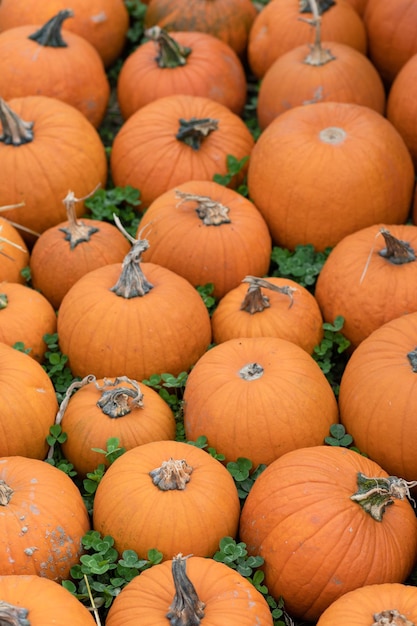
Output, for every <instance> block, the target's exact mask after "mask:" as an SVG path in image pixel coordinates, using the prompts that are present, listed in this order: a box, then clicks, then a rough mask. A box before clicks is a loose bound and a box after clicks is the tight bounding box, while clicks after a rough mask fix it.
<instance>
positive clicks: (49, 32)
mask: <svg viewBox="0 0 417 626" xmlns="http://www.w3.org/2000/svg"><path fill="white" fill-rule="evenodd" d="M73 15H74V12H73V11H72V9H63V10H62V11H59V12H58V13H57V14H56V15H55V16H54V17H51V19H50V20H48V21H47V22H46V23H45V24H44V25H43V26H41V28H39V29H38V30H37V31H36V32H34V33H33V34H32V35H29V37H28V38H29V39H32V41H36V43H38V44H39V45H40V46H47V47H49V48H66V47H67V46H68V44H67V42H66V41H65V40H64V39H63V37H62V32H61V28H62V22H63V21H64V20H66V19H67V18H69V17H73Z"/></svg>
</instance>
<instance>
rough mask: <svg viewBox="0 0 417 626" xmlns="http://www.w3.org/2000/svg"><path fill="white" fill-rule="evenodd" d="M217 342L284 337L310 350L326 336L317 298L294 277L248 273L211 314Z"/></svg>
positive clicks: (214, 336)
mask: <svg viewBox="0 0 417 626" xmlns="http://www.w3.org/2000/svg"><path fill="white" fill-rule="evenodd" d="M211 328H212V332H213V341H214V343H217V344H218V343H222V342H223V341H227V340H228V339H237V338H239V337H280V338H281V339H287V340H288V341H291V342H293V343H295V344H297V345H299V346H300V347H301V348H303V349H304V350H306V351H307V352H309V353H310V354H311V353H312V352H313V350H314V347H315V346H317V345H318V344H319V343H320V341H321V340H322V338H323V318H322V315H321V312H320V308H319V305H318V303H317V300H316V299H315V297H314V296H313V295H312V294H311V293H310V292H309V291H308V290H307V289H306V288H305V287H303V286H301V285H299V284H297V283H296V282H295V281H293V280H289V279H287V278H280V277H276V276H270V277H267V278H266V279H265V278H260V277H257V276H245V278H244V279H243V281H242V283H241V284H240V285H238V286H237V287H235V288H234V289H231V290H230V291H229V292H228V293H227V294H225V295H224V296H223V298H222V299H221V300H220V302H219V303H218V304H217V306H216V308H215V310H214V312H213V315H212V316H211Z"/></svg>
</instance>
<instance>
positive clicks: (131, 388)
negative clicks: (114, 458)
mask: <svg viewBox="0 0 417 626" xmlns="http://www.w3.org/2000/svg"><path fill="white" fill-rule="evenodd" d="M79 385H80V386H79V387H78V388H77V391H76V393H74V394H73V395H70V396H69V399H68V401H67V402H66V403H65V405H64V406H62V405H61V407H62V408H61V411H60V415H59V423H60V424H61V427H62V430H63V431H64V432H65V433H66V435H67V439H66V441H65V442H64V443H62V444H61V448H62V452H63V454H64V456H65V458H66V459H68V460H69V461H70V463H72V464H73V466H74V468H75V469H76V471H77V472H78V474H81V475H84V476H85V475H86V474H87V473H88V472H92V471H94V470H95V468H96V467H97V466H98V465H99V464H101V463H104V465H106V466H108V465H109V462H108V460H107V458H104V457H103V454H101V453H100V452H96V451H95V450H94V449H93V448H96V449H97V448H98V449H101V450H106V447H107V446H106V444H107V441H108V440H109V439H110V438H112V437H115V438H117V439H118V440H119V445H120V446H121V447H123V448H125V449H126V450H130V449H131V448H134V447H135V446H139V445H142V444H144V443H148V442H149V441H158V440H165V439H174V438H175V419H174V415H173V412H172V411H171V409H170V408H169V406H168V404H167V403H166V402H165V401H164V400H163V399H162V398H161V396H160V395H159V394H158V393H157V392H156V391H155V390H154V389H152V388H151V387H147V386H146V385H142V384H141V385H139V383H138V382H137V381H135V380H131V379H129V378H127V377H125V376H120V377H119V378H114V379H111V378H104V379H99V380H96V379H95V377H93V376H89V377H86V378H85V379H83V381H81V383H79ZM77 386H78V384H77Z"/></svg>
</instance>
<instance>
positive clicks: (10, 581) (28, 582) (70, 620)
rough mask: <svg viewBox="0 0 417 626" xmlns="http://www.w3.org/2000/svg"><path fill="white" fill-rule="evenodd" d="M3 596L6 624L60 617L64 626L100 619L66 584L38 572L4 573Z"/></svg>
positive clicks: (48, 624)
mask: <svg viewBox="0 0 417 626" xmlns="http://www.w3.org/2000/svg"><path fill="white" fill-rule="evenodd" d="M0 598H1V600H2V613H1V615H2V618H3V620H4V623H5V624H16V626H18V625H23V624H25V623H26V624H30V626H54V624H56V623H57V620H59V623H60V624H61V626H94V625H95V623H96V622H95V620H94V618H93V616H92V614H91V613H90V611H89V610H88V609H87V607H85V606H84V605H83V604H81V602H80V601H79V600H78V599H77V598H75V596H73V595H72V594H71V593H70V592H69V591H67V590H66V589H64V587H62V585H59V584H58V583H56V582H54V581H52V580H49V579H48V578H41V577H40V576H37V575H35V574H32V575H29V574H28V575H24V574H14V575H13V574H10V575H8V576H7V575H6V576H0ZM16 616H18V617H17V621H15V619H16ZM25 620H27V621H26V622H25Z"/></svg>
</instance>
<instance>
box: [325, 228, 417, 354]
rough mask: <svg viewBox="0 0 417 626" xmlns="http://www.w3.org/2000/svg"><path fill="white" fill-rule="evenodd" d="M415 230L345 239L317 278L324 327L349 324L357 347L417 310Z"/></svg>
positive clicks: (374, 231) (375, 231) (372, 231)
mask: <svg viewBox="0 0 417 626" xmlns="http://www.w3.org/2000/svg"><path fill="white" fill-rule="evenodd" d="M416 253H417V226H414V225H411V224H393V225H389V226H386V225H383V224H379V225H377V224H376V225H375V226H370V227H368V228H364V229H361V230H358V231H356V232H355V233H352V234H351V235H348V236H347V237H344V238H343V239H342V240H341V241H339V243H338V244H337V245H336V246H335V247H334V248H333V250H332V251H331V253H330V255H329V256H328V257H327V259H326V262H325V264H324V266H323V268H322V270H321V272H320V274H319V276H318V279H317V283H316V288H315V296H316V299H317V301H318V303H319V305H320V309H321V311H322V314H323V317H324V319H325V321H326V322H332V321H333V320H334V319H335V317H336V316H337V315H342V316H343V317H344V319H345V322H344V326H343V334H344V335H345V336H346V337H347V338H348V339H349V341H350V342H351V344H352V347H356V346H358V345H359V344H360V343H361V341H363V340H364V339H365V337H368V336H369V335H370V334H371V332H373V331H374V330H376V329H377V328H379V327H380V326H382V324H384V323H385V322H388V321H389V320H392V319H394V318H396V317H399V316H401V315H404V314H405V313H411V312H413V311H417V295H416V294H415V293H414V289H413V284H414V282H415V281H416V280H417V260H416Z"/></svg>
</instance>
